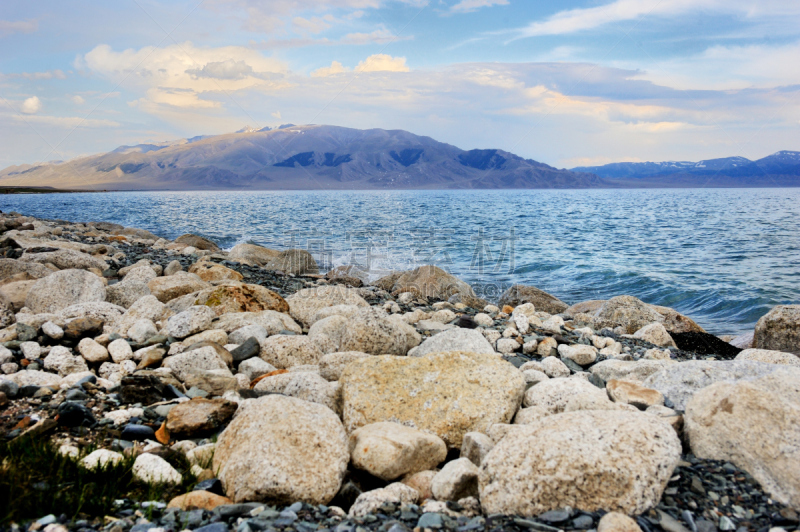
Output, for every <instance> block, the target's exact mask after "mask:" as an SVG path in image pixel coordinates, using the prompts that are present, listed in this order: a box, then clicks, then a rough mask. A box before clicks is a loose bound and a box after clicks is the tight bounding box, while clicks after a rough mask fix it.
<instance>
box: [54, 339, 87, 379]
mask: <svg viewBox="0 0 800 532" xmlns="http://www.w3.org/2000/svg"><path fill="white" fill-rule="evenodd" d="M44 368H45V369H49V370H53V371H56V372H58V374H59V375H60V376H62V377H64V376H65V375H69V374H71V373H78V372H81V371H88V370H89V368H88V367H87V366H86V361H84V360H83V359H82V358H81V357H78V356H73V355H72V353H70V352H69V349H67V348H66V347H62V346H60V345H57V346H55V347H53V348H52V349H50V353H49V354H48V355H47V356H46V357H45V359H44Z"/></svg>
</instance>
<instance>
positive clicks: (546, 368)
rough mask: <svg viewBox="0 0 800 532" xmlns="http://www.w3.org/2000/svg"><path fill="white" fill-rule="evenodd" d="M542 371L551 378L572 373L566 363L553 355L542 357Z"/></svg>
mask: <svg viewBox="0 0 800 532" xmlns="http://www.w3.org/2000/svg"><path fill="white" fill-rule="evenodd" d="M542 371H543V372H544V374H545V375H547V376H548V377H550V378H551V379H558V378H561V377H569V376H570V373H571V372H570V370H569V368H568V367H567V365H566V364H564V363H563V362H561V361H560V360H559V359H557V358H556V357H551V356H548V357H545V358H544V359H542Z"/></svg>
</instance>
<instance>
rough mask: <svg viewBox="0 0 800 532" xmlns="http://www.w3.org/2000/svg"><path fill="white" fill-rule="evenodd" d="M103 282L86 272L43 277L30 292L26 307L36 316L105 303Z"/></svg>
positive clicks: (63, 271)
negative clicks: (83, 304)
mask: <svg viewBox="0 0 800 532" xmlns="http://www.w3.org/2000/svg"><path fill="white" fill-rule="evenodd" d="M105 299H106V287H105V285H104V284H103V281H101V280H100V278H99V277H98V276H96V275H95V274H93V273H90V272H87V271H85V270H61V271H59V272H54V273H53V274H52V275H48V276H47V277H43V278H41V279H39V280H38V281H36V284H35V285H33V286H32V287H31V289H30V290H29V291H28V296H27V297H26V298H25V306H26V307H28V308H29V309H31V310H32V311H33V312H34V313H36V314H43V313H52V312H58V311H59V310H62V309H65V308H67V307H69V306H70V305H74V304H76V303H88V302H93V301H105Z"/></svg>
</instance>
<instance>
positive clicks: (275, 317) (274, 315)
mask: <svg viewBox="0 0 800 532" xmlns="http://www.w3.org/2000/svg"><path fill="white" fill-rule="evenodd" d="M246 325H260V326H261V327H263V328H264V329H266V330H267V334H269V335H273V334H280V333H281V332H283V331H290V332H293V333H295V334H301V333H302V332H303V330H302V329H301V328H300V326H299V325H298V324H297V323H295V321H294V320H293V319H292V318H291V317H290V316H288V315H287V314H283V313H281V312H275V311H273V310H264V311H262V312H231V313H228V314H223V315H222V316H220V317H219V318H217V319H216V320H215V321H214V328H215V329H221V330H223V331H225V332H227V333H229V334H230V333H232V332H233V331H235V330H236V329H239V328H241V327H244V326H246Z"/></svg>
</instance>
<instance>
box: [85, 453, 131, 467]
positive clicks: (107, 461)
mask: <svg viewBox="0 0 800 532" xmlns="http://www.w3.org/2000/svg"><path fill="white" fill-rule="evenodd" d="M124 458H125V457H124V456H122V455H121V454H120V453H117V452H114V451H110V450H108V449H97V450H96V451H92V452H91V453H89V454H88V455H87V456H86V457H85V458H83V459H82V460H81V461H80V465H81V467H83V468H85V469H88V470H90V471H94V470H96V469H98V468H107V467H109V466H115V465H117V464H118V463H120V462H122V460H124Z"/></svg>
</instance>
